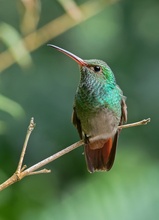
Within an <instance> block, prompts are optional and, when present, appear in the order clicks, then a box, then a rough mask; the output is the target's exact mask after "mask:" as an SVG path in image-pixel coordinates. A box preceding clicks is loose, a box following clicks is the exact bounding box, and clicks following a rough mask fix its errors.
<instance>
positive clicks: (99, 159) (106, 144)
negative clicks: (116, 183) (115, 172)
mask: <svg viewBox="0 0 159 220" xmlns="http://www.w3.org/2000/svg"><path fill="white" fill-rule="evenodd" d="M117 140H118V132H117V133H116V134H115V136H114V138H109V139H107V140H101V141H100V143H101V144H102V145H103V147H101V148H98V149H94V150H93V149H92V146H91V145H92V144H93V145H95V143H96V142H94V143H88V144H85V158H86V163H87V168H88V171H89V172H91V173H93V172H94V171H108V170H110V169H111V167H112V166H113V163H114V159H115V153H116V146H117ZM97 144H98V145H99V141H98V143H97Z"/></svg>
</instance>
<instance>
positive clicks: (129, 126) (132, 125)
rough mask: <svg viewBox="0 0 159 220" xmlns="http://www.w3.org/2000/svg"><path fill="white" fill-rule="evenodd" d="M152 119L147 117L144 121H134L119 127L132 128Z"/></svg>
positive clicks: (145, 123)
mask: <svg viewBox="0 0 159 220" xmlns="http://www.w3.org/2000/svg"><path fill="white" fill-rule="evenodd" d="M150 121H151V119H150V118H147V119H143V120H142V121H138V122H134V123H131V124H126V125H120V126H119V127H118V129H123V128H131V127H136V126H139V125H147V123H149V122H150Z"/></svg>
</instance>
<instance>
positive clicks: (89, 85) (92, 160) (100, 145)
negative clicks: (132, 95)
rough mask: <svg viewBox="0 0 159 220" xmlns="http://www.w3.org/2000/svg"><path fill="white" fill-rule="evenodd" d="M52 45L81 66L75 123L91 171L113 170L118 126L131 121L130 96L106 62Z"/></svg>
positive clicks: (75, 106)
mask: <svg viewBox="0 0 159 220" xmlns="http://www.w3.org/2000/svg"><path fill="white" fill-rule="evenodd" d="M48 46H51V47H53V48H55V49H56V50H58V51H60V52H62V53H64V54H65V55H67V56H69V57H70V58H72V59H73V60H74V61H75V62H76V63H78V65H79V69H80V82H79V85H78V87H77V91H76V93H75V99H74V105H73V113H72V122H73V124H74V126H75V127H76V128H77V131H78V133H79V136H80V138H81V139H83V140H84V154H85V159H86V164H87V169H88V171H89V172H90V173H93V172H95V171H109V170H110V169H111V168H112V166H113V163H114V159H115V154H116V147H117V142H118V136H119V133H120V131H121V129H118V126H120V125H122V124H123V123H125V122H126V121H127V106H126V102H125V100H126V97H125V96H124V95H123V92H122V90H121V89H120V87H119V86H118V85H117V84H116V80H115V76H114V74H113V72H112V70H111V69H110V67H109V66H108V65H107V63H106V62H104V61H102V60H97V59H90V60H83V59H81V58H80V57H78V56H76V55H75V54H73V53H71V52H69V51H67V50H65V49H62V48H60V47H58V46H55V45H52V44H48ZM96 136H98V137H99V138H98V139H97V140H95V141H93V142H92V141H89V140H90V138H93V137H96Z"/></svg>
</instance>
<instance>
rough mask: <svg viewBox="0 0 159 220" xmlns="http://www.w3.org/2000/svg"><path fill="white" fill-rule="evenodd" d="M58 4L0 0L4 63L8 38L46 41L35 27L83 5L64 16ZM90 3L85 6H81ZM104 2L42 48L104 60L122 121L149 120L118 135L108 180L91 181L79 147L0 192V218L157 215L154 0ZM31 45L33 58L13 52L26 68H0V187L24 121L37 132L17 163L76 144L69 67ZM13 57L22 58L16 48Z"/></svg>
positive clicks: (125, 219) (103, 176)
mask: <svg viewBox="0 0 159 220" xmlns="http://www.w3.org/2000/svg"><path fill="white" fill-rule="evenodd" d="M62 2H63V1H51V0H47V1H41V2H40V1H34V0H30V1H29V0H28V2H27V0H25V4H23V9H21V7H20V4H22V3H23V1H21V2H20V0H19V1H17V4H16V3H15V1H9V0H1V1H0V3H1V7H0V18H1V25H2V24H5V27H7V28H5V31H4V29H3V31H2V28H1V34H0V36H1V38H0V51H1V52H2V54H3V55H4V56H3V57H5V55H6V49H8V50H9V51H11V50H12V48H13V47H14V51H15V45H14V44H15V41H14V40H15V39H20V41H21V40H23V37H24V38H25V37H26V38H27V37H29V36H30V35H29V34H33V35H34V31H35V32H36V30H37V33H38V34H39V35H40V33H41V35H40V36H38V37H39V38H40V39H41V42H45V40H44V39H47V37H45V35H46V36H48V32H47V31H46V33H45V34H44V32H38V29H39V28H42V27H43V26H44V25H47V24H48V23H49V22H52V21H54V20H56V19H57V18H58V17H59V16H62V15H64V14H65V13H66V14H68V15H69V16H71V18H70V22H72V20H71V19H75V20H76V13H74V10H75V11H76V10H77V11H78V10H79V11H78V13H80V8H78V5H81V4H83V3H84V4H85V3H87V2H86V0H76V1H70V0H69V1H68V3H69V4H70V2H73V9H72V10H73V11H71V10H70V8H68V7H66V6H68V5H66V4H65V5H63V3H62ZM94 2H95V1H93V0H92V1H89V3H90V5H91V4H94ZM103 2H106V3H107V1H104V0H103V1H102V0H101V1H98V4H101V5H102V7H103V5H104V3H103ZM109 3H110V2H108V5H107V7H105V8H104V7H103V10H102V11H101V12H100V13H98V14H96V13H95V12H94V13H93V14H94V15H95V14H96V15H95V16H92V17H91V15H90V16H89V17H91V18H90V19H86V18H84V21H83V22H81V21H82V20H80V22H79V21H78V22H77V20H78V19H79V17H77V20H76V22H75V24H74V25H72V24H71V26H70V27H72V26H74V27H73V28H72V29H69V28H66V29H65V28H64V27H63V26H60V23H58V24H59V26H57V27H56V28H55V29H54V31H55V32H56V29H57V32H56V33H58V34H56V35H52V36H56V38H54V39H53V38H52V39H51V38H50V40H49V42H48V43H52V44H55V45H58V46H60V47H63V48H65V49H67V50H69V51H71V52H73V53H75V54H77V55H78V56H80V57H81V58H84V59H91V58H97V59H103V60H105V61H107V63H108V65H110V67H111V68H112V69H113V71H114V73H115V76H116V79H117V82H118V84H119V85H120V87H121V88H122V90H123V92H124V95H126V96H127V105H128V122H134V121H138V120H140V119H143V118H148V117H151V119H152V122H151V123H150V124H148V125H147V126H141V127H137V128H131V129H126V130H123V131H122V133H121V135H120V140H119V146H118V153H117V157H116V161H115V165H114V167H113V169H112V170H111V171H110V172H109V173H95V174H93V175H90V174H89V173H88V172H87V170H86V166H85V161H84V157H83V155H82V152H83V149H82V148H79V149H77V150H75V151H73V152H71V153H69V154H68V155H65V156H64V157H62V158H60V159H58V160H57V161H55V162H53V163H52V164H49V165H48V166H47V168H49V169H52V173H51V174H48V175H39V176H34V177H27V178H26V179H24V180H23V181H22V182H19V183H16V184H15V185H13V186H11V187H9V188H8V189H6V190H4V191H2V192H1V195H0V220H6V219H7V220H8V219H12V220H14V219H16V220H21V219H23V220H25V219H35V218H38V219H39V220H41V219H46V220H49V219H53V218H54V219H70V220H71V219H82V218H83V219H92V220H93V219H99V220H103V219H109V220H116V219H119V220H120V219H121V220H129V219H130V220H133V219H136V220H142V219H143V220H148V219H150V218H151V219H157V216H159V211H158V210H159V209H158V200H159V194H158V182H159V175H158V168H159V161H158V153H159V150H158V144H157V143H158V122H159V119H158V108H159V102H158V101H157V100H158V80H159V76H158V69H159V62H158V57H159V28H158V20H159V13H158V10H159V3H158V0H151V1H150V0H148V1H143V0H141V1H137V0H134V1H130V0H128V1H126V0H124V1H118V2H115V1H114V4H109ZM40 8H41V9H40ZM91 10H92V11H93V10H94V11H95V10H96V8H95V7H92V8H91ZM98 11H99V8H98ZM88 13H90V12H89V11H88ZM81 15H82V13H81ZM81 15H80V16H81ZM25 16H26V17H25ZM27 16H29V20H28V23H27V19H26V18H27ZM30 16H32V17H30ZM78 16H79V14H78ZM80 19H81V18H80ZM68 21H69V20H68ZM30 22H33V23H30ZM54 24H56V23H54ZM64 24H65V23H64ZM75 25H76V26H75ZM1 27H2V26H1ZM3 27H4V26H3ZM62 27H63V29H62V31H61V29H60V28H62ZM68 29H69V30H68ZM44 30H45V29H44ZM64 30H67V31H64ZM60 31H61V32H60ZM60 33H61V34H60ZM53 34H54V33H53ZM33 35H32V36H33ZM29 39H30V38H29ZM31 39H34V40H33V41H32V42H30V43H32V45H33V47H34V49H36V48H37V50H36V51H34V52H32V53H30V52H31V51H32V50H31V49H30V47H27V46H24V45H25V44H23V43H24V42H23V41H21V43H22V44H21V45H22V47H23V46H24V47H23V50H25V53H26V55H27V57H29V60H30V61H29V62H30V63H32V65H27V66H26V65H24V66H23V65H18V62H17V61H18V60H17V59H16V56H15V55H14V53H12V54H11V57H12V59H13V61H14V64H13V65H11V64H9V65H8V67H7V66H6V68H5V69H4V68H3V69H4V70H3V72H2V73H1V75H0V77H1V81H0V89H1V90H0V92H1V94H2V95H1V96H0V103H1V105H0V106H1V107H0V134H1V136H0V146H1V148H0V180H1V182H3V181H4V180H6V179H7V178H8V177H9V176H10V175H11V174H12V173H13V172H14V171H15V169H16V166H17V162H18V158H19V155H20V151H21V148H22V144H23V141H24V137H25V132H26V129H27V126H28V123H29V121H30V118H31V117H32V116H34V117H35V122H36V124H37V126H36V129H35V130H34V132H33V134H32V136H31V138H30V143H29V146H28V149H27V154H26V158H25V163H26V164H27V165H28V166H29V165H32V164H34V163H35V162H37V161H40V160H41V159H43V158H45V157H47V156H50V155H51V154H53V153H55V152H57V151H58V150H60V149H62V148H64V147H66V146H68V145H69V144H71V143H73V142H75V141H76V140H78V135H77V132H76V130H75V128H74V127H73V126H72V124H71V122H70V117H71V112H72V103H73V99H74V94H75V90H76V87H77V84H78V80H79V72H78V67H77V64H76V63H74V62H73V61H72V60H71V59H69V58H68V57H66V56H64V55H62V54H60V53H58V52H57V51H54V50H52V49H51V48H48V47H47V46H46V44H45V43H43V44H42V46H41V47H37V45H36V36H35V38H31ZM48 39H49V38H48ZM25 43H26V41H25ZM39 45H40V44H39ZM7 53H8V51H7ZM9 53H10V52H9ZM16 54H18V56H19V54H21V50H20V49H19V47H17V48H16ZM19 57H22V55H20V56H19ZM6 60H7V59H6ZM6 60H1V63H3V62H6ZM26 61H27V58H26V59H25V60H24V62H26ZM7 62H8V60H7ZM1 130H2V132H1Z"/></svg>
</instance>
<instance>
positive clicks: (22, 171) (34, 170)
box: [0, 118, 150, 191]
mask: <svg viewBox="0 0 159 220" xmlns="http://www.w3.org/2000/svg"><path fill="white" fill-rule="evenodd" d="M149 122H150V118H148V119H144V120H142V121H139V122H135V123H131V124H126V125H121V126H119V127H118V128H119V129H122V128H129V127H136V126H139V125H146V124H147V123H149ZM34 127H35V123H34V119H33V118H32V119H31V121H30V124H29V127H28V130H27V134H26V138H25V141H24V145H23V149H22V153H21V156H20V160H19V163H18V167H17V170H16V172H15V173H14V174H13V175H12V176H11V177H10V178H9V179H8V180H6V181H5V182H4V183H2V184H1V185H0V191H2V190H3V189H5V188H7V187H8V186H10V185H12V184H13V183H15V182H17V181H19V180H21V179H23V178H24V177H25V176H29V175H35V174H41V173H50V172H51V170H47V169H42V170H38V169H40V168H41V167H43V166H45V165H46V164H49V163H50V162H52V161H54V160H56V159H58V158H59V157H62V156H63V155H65V154H67V153H69V152H71V151H72V150H74V149H76V148H78V147H80V146H81V145H83V144H84V141H83V140H80V141H78V142H76V143H74V144H72V145H70V146H69V147H66V148H65V149H63V150H61V151H59V152H57V153H55V154H53V155H52V156H50V157H48V158H46V159H44V160H42V161H40V162H39V163H36V164H35V165H33V166H31V167H29V168H27V169H26V165H24V166H23V165H22V163H23V160H24V155H25V152H26V148H27V145H28V141H29V137H30V135H31V132H32V131H33V129H34ZM100 138H101V137H100V135H99V136H96V137H92V138H90V139H89V141H90V142H93V141H95V140H99V139H100Z"/></svg>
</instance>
